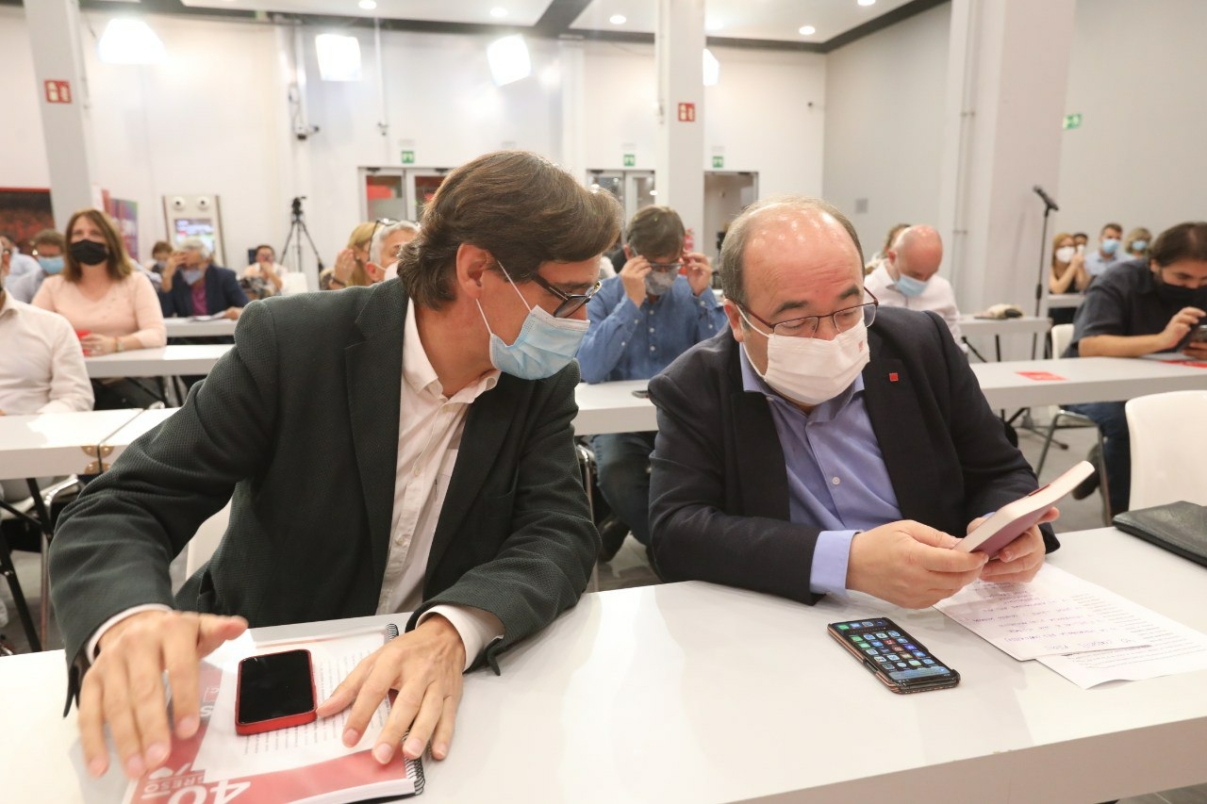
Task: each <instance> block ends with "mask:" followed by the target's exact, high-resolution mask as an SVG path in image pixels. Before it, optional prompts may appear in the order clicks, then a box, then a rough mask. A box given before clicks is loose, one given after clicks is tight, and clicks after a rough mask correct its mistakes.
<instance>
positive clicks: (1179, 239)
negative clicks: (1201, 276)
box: [1148, 221, 1207, 268]
mask: <svg viewBox="0 0 1207 804" xmlns="http://www.w3.org/2000/svg"><path fill="white" fill-rule="evenodd" d="M1148 253H1149V256H1150V257H1151V258H1152V260H1153V262H1155V263H1156V264H1157V266H1158V267H1160V268H1165V267H1167V266H1170V265H1173V264H1174V263H1175V262H1181V261H1182V260H1199V261H1202V262H1207V221H1193V222H1187V223H1179V224H1178V225H1176V226H1171V227H1169V228H1168V229H1166V230H1165V231H1164V232H1161V234H1159V235H1157V241H1156V242H1155V243H1153V244H1152V246H1151V247H1150V248H1149V251H1148Z"/></svg>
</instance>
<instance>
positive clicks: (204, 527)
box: [184, 502, 231, 578]
mask: <svg viewBox="0 0 1207 804" xmlns="http://www.w3.org/2000/svg"><path fill="white" fill-rule="evenodd" d="M230 518H231V504H230V503H229V502H228V503H227V504H226V507H225V508H223V509H222V510H221V511H219V512H218V513H216V514H214V515H213V516H212V517H210V518H209V519H207V520H205V521H204V522H202V523H201V527H199V528H197V533H196V535H194V536H193V538H192V539H190V540H189V546H188V548H187V549H186V551H185V557H184V577H186V578H192V577H193V573H195V572H196V571H197V570H198V568H199V567H201V565H202V564H204V563H205V562H207V561H209V560H210V556H212V555H213V554H214V551H215V550H217V549H218V544H219V543H220V542H221V541H222V536H223V534H225V533H226V526H227V524H229V523H230Z"/></svg>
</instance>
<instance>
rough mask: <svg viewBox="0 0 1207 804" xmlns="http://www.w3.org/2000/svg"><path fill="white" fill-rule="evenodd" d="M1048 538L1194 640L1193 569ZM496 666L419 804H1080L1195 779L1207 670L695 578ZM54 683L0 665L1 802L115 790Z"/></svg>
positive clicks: (574, 624) (22, 665) (55, 672)
mask: <svg viewBox="0 0 1207 804" xmlns="http://www.w3.org/2000/svg"><path fill="white" fill-rule="evenodd" d="M1061 539H1062V541H1063V543H1064V547H1063V548H1062V549H1061V550H1060V551H1059V552H1057V553H1055V554H1054V555H1053V556H1052V559H1051V560H1052V562H1053V564H1055V565H1057V566H1060V567H1062V568H1064V569H1067V570H1070V571H1071V572H1073V573H1075V574H1077V575H1079V576H1081V577H1083V578H1085V579H1087V580H1089V581H1092V582H1094V583H1098V584H1101V585H1103V586H1106V587H1108V588H1112V589H1114V590H1115V591H1118V592H1120V593H1122V594H1124V595H1125V596H1127V597H1129V598H1131V599H1132V600H1134V601H1136V602H1137V603H1139V604H1141V605H1144V606H1147V607H1149V608H1152V609H1154V610H1156V611H1158V612H1160V613H1162V614H1165V615H1167V616H1169V617H1172V618H1173V619H1176V620H1178V621H1180V622H1182V623H1184V624H1186V625H1188V626H1190V627H1193V628H1197V629H1199V630H1207V609H1205V608H1204V607H1203V606H1201V605H1194V603H1195V601H1200V600H1201V599H1202V590H1203V589H1204V588H1207V570H1205V569H1204V568H1202V567H1199V566H1196V565H1194V564H1192V563H1190V562H1189V561H1184V560H1182V559H1180V558H1177V557H1176V556H1173V555H1171V554H1169V553H1166V552H1164V551H1162V550H1160V549H1158V548H1156V547H1153V546H1152V545H1149V544H1147V543H1145V542H1142V541H1139V540H1137V539H1133V538H1131V537H1128V536H1125V535H1123V534H1121V533H1118V532H1116V531H1114V530H1109V529H1104V530H1099V531H1088V532H1084V533H1079V534H1065V535H1062V536H1061ZM876 615H880V616H883V615H887V616H890V617H893V618H894V619H896V620H897V621H898V622H899V623H900V624H901V625H904V626H905V627H906V628H907V629H909V630H910V631H911V632H912V633H913V634H914V635H915V636H917V637H918V638H919V639H920V640H922V642H923V643H924V644H926V645H928V646H929V647H930V648H931V649H932V650H934V652H935V654H936V655H937V656H939V657H940V658H941V659H943V660H944V661H946V662H948V663H949V664H951V665H952V666H953V667H955V668H956V669H958V670H959V671H960V673H961V674H962V676H963V681H962V683H961V684H960V686H959V687H957V688H955V689H952V690H945V691H941V692H933V693H924V694H919V695H907V696H896V695H893V694H892V693H890V692H888V691H887V690H884V689H883V688H881V687H880V685H879V684H878V683H877V682H876V681H875V680H874V679H872V678H871V677H870V676H869V675H868V674H867V673H866V672H864V671H863V670H862V669H861V668H860V667H859V666H858V665H857V664H856V663H855V662H854V661H853V660H852V659H851V658H850V657H849V656H848V655H847V654H846V653H845V652H844V651H843V650H842V649H841V648H839V647H838V646H837V645H834V644H833V643H832V642H831V641H830V639H829V637H828V636H826V634H825V624H826V623H829V622H834V621H837V620H845V619H855V618H858V617H866V616H876ZM397 619H400V618H398V617H374V618H363V619H361V620H349V621H347V622H346V623H345V625H346V626H347V627H349V628H353V627H359V626H361V625H366V624H368V623H372V622H377V623H382V622H386V621H389V620H397ZM330 627H331V626H330V624H329V623H328V624H321V623H319V624H309V625H302V626H289V627H285V628H266V629H259V630H257V631H256V632H255V634H256V636H257V638H260V639H264V640H268V639H276V638H282V637H296V636H305V635H306V634H308V633H309V634H314V633H318V632H322V631H326V630H329V629H330ZM502 667H503V675H502V676H498V677H496V676H494V675H493V674H491V673H490V672H489V671H478V672H475V673H471V674H470V675H468V676H467V677H466V682H465V693H464V698H463V700H462V703H461V709H460V714H459V716H458V722H457V735H456V738H455V739H454V741H453V750H452V753H451V756H450V757H449V759H447V760H446V761H444V762H439V763H437V762H428V763H427V766H426V775H427V790H426V792H425V793H424V795H423V798H422V801H423V802H424V804H441V803H442V802H466V801H482V802H485V801H508V802H510V801H533V802H542V804H543V803H544V802H562V801H569V802H597V801H598V802H618V801H626V802H628V801H638V802H645V801H649V802H704V803H707V802H731V801H750V800H752V799H756V798H759V797H769V796H775V797H776V798H774V800H775V801H783V802H788V801H810V802H851V801H894V802H896V801H924V800H934V801H976V802H985V803H986V804H995V803H998V802H1001V803H1003V804H1004V803H1005V802H1030V801H1086V802H1093V801H1105V800H1107V799H1113V798H1119V797H1123V796H1130V795H1137V794H1142V793H1147V792H1152V791H1156V790H1164V789H1169V788H1175V787H1182V786H1187V785H1191V784H1198V783H1202V782H1204V781H1207V764H1205V763H1204V762H1203V746H1204V745H1207V694H1205V693H1204V689H1207V672H1202V671H1201V672H1197V673H1191V674H1185V675H1178V676H1169V677H1166V678H1158V679H1152V680H1149V681H1141V682H1133V683H1119V684H1112V685H1107V686H1105V687H1101V688H1097V689H1093V690H1082V689H1080V688H1078V687H1077V686H1076V685H1074V684H1072V683H1071V682H1069V681H1066V680H1065V679H1064V678H1062V677H1060V676H1058V675H1057V674H1056V673H1054V672H1052V671H1050V670H1048V669H1047V668H1046V667H1044V666H1043V665H1040V664H1038V663H1037V662H1016V661H1014V660H1013V659H1011V658H1010V657H1009V656H1007V655H1006V654H1004V653H1002V652H1000V651H998V650H997V649H996V648H994V647H993V646H991V645H990V644H988V643H987V642H984V641H983V640H981V639H979V638H978V637H976V636H975V635H973V634H972V633H971V632H969V631H967V630H965V629H964V628H962V627H961V626H959V625H957V624H956V623H955V622H953V621H951V620H948V619H947V618H946V617H944V616H943V615H942V614H940V613H939V612H937V611H935V610H933V609H928V610H925V611H920V612H907V611H902V610H899V609H895V608H893V607H891V606H888V605H887V604H884V603H881V602H880V601H876V600H875V599H873V598H869V597H865V596H861V595H853V596H852V600H851V601H850V602H848V603H845V604H844V603H841V602H838V601H835V600H831V599H826V600H823V601H822V602H821V603H819V604H818V605H816V606H813V607H809V606H804V605H800V604H797V603H792V602H789V601H786V600H781V599H778V598H774V597H770V596H767V595H760V594H756V593H753V592H745V591H741V590H736V589H727V588H723V587H718V586H712V585H709V584H704V583H683V584H668V585H663V586H652V587H641V588H637V589H624V590H618V591H614V592H604V593H602V594H594V595H591V594H589V595H586V596H584V597H583V599H582V601H581V602H580V603H579V605H578V606H577V607H576V608H575V609H572V610H571V611H570V612H569V613H567V614H566V615H564V616H563V617H562V618H560V619H559V620H558V621H556V622H555V623H554V624H553V625H552V626H550V628H549V629H548V630H546V631H545V632H544V633H542V634H539V635H537V636H536V637H534V638H533V639H530V640H528V641H527V642H525V643H524V644H522V645H520V646H518V647H517V648H515V649H514V650H512V651H511V652H510V653H508V654H506V655H505V656H504V657H503V660H502ZM65 686H66V670H65V663H64V659H63V654H62V652H61V651H53V652H46V653H42V654H34V655H26V656H17V657H13V658H10V659H5V660H3V661H0V709H2V711H4V713H5V718H4V728H3V729H0V757H3V763H4V764H3V767H4V768H8V769H12V770H13V772H11V773H8V774H6V782H7V784H8V785H9V787H8V788H7V789H6V800H10V801H13V802H25V801H39V802H40V801H53V802H62V803H63V804H71V803H72V802H80V801H84V800H87V801H90V802H91V801H95V802H105V801H119V800H120V798H121V793H122V790H123V788H124V782H123V780H122V779H121V778H120V777H119V776H118V774H117V773H115V772H113V771H111V772H110V774H109V776H107V777H106V778H105V779H103V780H101V781H99V782H97V781H92V780H89V779H87V778H86V775H85V773H84V772H83V770H82V765H83V762H82V758H81V754H80V750H79V744H78V739H77V734H76V725H75V712H74V711H73V712H72V713H71V714H70V716H69V717H67V718H61V717H60V714H61V712H62V704H63V692H64V689H65ZM18 769H19V772H17V770H18ZM13 785H15V788H14V787H13Z"/></svg>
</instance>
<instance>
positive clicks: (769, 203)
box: [720, 195, 863, 307]
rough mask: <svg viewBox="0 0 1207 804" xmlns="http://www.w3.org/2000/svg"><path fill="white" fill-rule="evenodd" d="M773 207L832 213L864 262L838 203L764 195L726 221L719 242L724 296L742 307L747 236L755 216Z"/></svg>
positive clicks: (853, 232)
mask: <svg viewBox="0 0 1207 804" xmlns="http://www.w3.org/2000/svg"><path fill="white" fill-rule="evenodd" d="M776 208H787V209H791V210H797V211H800V212H808V211H814V212H824V213H826V214H827V215H831V216H833V217H834V219H835V220H837V221H838V222H839V223H841V224H842V228H844V229H846V230H847V234H849V235H850V236H851V240H852V241H853V242H854V243H855V250H856V251H858V252H859V264H860V265H861V266H862V265H863V246H861V245H860V244H859V234H858V233H857V232H856V231H855V226H854V224H852V223H851V221H850V219H848V218H847V216H846V215H843V214H842V212H840V211H839V210H838V207H836V206H834V205H833V204H831V203H830V202H829V201H824V200H822V199H820V198H813V197H811V196H807V195H780V196H775V197H773V198H765V199H763V200H762V201H756V202H755V203H753V204H751V205H750V206H748V207H746V209H744V210H742V214H741V215H739V216H738V217H736V218H734V220H733V223H731V224H730V225H729V232H728V233H727V234H726V235H725V241H724V242H723V243H722V244H721V267H720V271H721V287H722V288H723V289H724V292H725V298H727V299H732V300H733V301H734V303H735V304H740V305H742V306H743V307H744V306H745V305H746V288H745V286H744V285H743V281H744V280H743V272H742V268H743V262H744V260H745V258H746V240H747V239H748V238H749V237H750V232H751V229H754V228H757V226H756V224H755V221H754V219H755V218H757V217H759V216H760V215H761V214H762V213H764V212H767V211H768V210H771V209H776Z"/></svg>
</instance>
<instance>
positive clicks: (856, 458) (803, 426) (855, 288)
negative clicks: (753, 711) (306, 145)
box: [650, 197, 1058, 608]
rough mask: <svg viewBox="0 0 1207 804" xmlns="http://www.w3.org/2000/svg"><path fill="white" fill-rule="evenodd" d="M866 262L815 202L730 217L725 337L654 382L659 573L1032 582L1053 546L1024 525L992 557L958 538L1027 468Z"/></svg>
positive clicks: (847, 582)
mask: <svg viewBox="0 0 1207 804" xmlns="http://www.w3.org/2000/svg"><path fill="white" fill-rule="evenodd" d="M862 267H863V256H862V252H861V250H860V248H859V240H858V238H857V236H856V234H855V230H854V227H853V226H852V225H851V223H850V221H848V220H847V219H846V218H845V217H843V215H842V213H840V212H838V210H836V209H834V208H833V207H832V206H830V205H829V204H826V203H825V202H824V201H819V200H816V199H808V198H800V197H791V198H786V199H772V200H770V201H764V202H760V203H758V204H756V205H754V206H753V207H751V208H749V209H747V210H746V211H745V212H743V213H742V215H741V216H739V217H738V218H737V219H736V220H735V221H734V223H733V224H732V226H731V227H730V230H729V235H728V236H727V237H726V238H725V243H724V246H723V248H722V251H721V279H722V282H723V283H724V287H725V297H726V298H725V312H726V315H727V316H728V320H729V325H730V331H729V332H726V333H724V334H722V335H721V336H718V337H717V338H714V339H712V340H711V341H709V342H708V343H706V344H703V345H701V346H700V347H699V348H696V349H693V350H691V351H690V352H688V353H687V354H685V355H684V356H682V357H681V358H679V359H678V360H676V361H675V362H674V363H673V364H672V365H671V366H670V367H669V368H668V369H667V370H666V371H664V372H663V373H662V374H660V375H659V376H657V377H656V378H654V380H653V381H651V383H650V397H651V399H652V400H653V401H654V403H655V405H657V407H658V438H657V446H656V448H655V450H654V454H653V457H652V478H651V484H650V524H651V537H652V549H653V553H654V557H655V559H656V560H657V564H658V568H659V570H660V572H661V573H662V575H663V577H665V578H666V579H667V580H693V579H694V580H705V581H710V582H713V583H722V584H728V585H730V586H739V587H744V588H747V589H753V590H756V591H761V592H768V593H771V594H777V595H781V596H784V597H788V598H791V599H794V600H799V601H802V602H806V603H813V602H815V601H816V600H817V599H818V597H819V596H820V595H823V594H837V595H843V594H845V593H846V591H847V590H851V589H854V590H857V591H860V592H865V593H867V594H871V595H875V596H877V597H880V598H882V599H884V600H887V601H889V602H891V603H894V604H897V605H901V606H907V607H912V608H921V607H926V606H930V605H933V604H934V603H935V602H937V601H939V600H941V599H943V598H945V597H948V596H949V595H951V594H953V593H955V592H956V591H958V590H959V589H961V588H963V587H964V586H965V585H966V584H968V583H971V582H972V581H974V580H976V579H977V578H983V579H985V580H990V581H995V582H1026V581H1029V580H1031V579H1032V578H1033V577H1034V576H1035V574H1036V573H1037V572H1038V571H1039V569H1040V567H1041V566H1042V565H1043V561H1044V555H1045V552H1046V550H1047V549H1055V547H1056V546H1058V544H1057V542H1056V539H1055V537H1053V536H1052V535H1051V530H1050V528H1048V527H1047V526H1044V527H1043V528H1040V527H1038V526H1036V527H1033V528H1031V529H1030V530H1029V531H1028V532H1026V533H1025V534H1023V535H1021V536H1019V537H1018V538H1016V539H1015V540H1014V541H1013V542H1011V543H1010V544H1009V545H1007V546H1006V547H1005V548H1004V549H1003V550H1002V552H1001V553H999V558H1000V560H998V561H993V562H992V563H987V562H986V559H985V556H984V555H983V554H979V553H964V552H960V551H956V550H952V549H950V548H951V547H953V546H954V545H956V544H958V539H957V538H956V537H957V536H963V535H964V534H966V533H967V532H968V531H969V530H971V529H972V528H974V527H975V526H976V525H978V524H979V523H980V519H981V518H982V517H983V516H985V515H986V514H990V513H992V512H994V511H996V510H997V509H999V508H1001V507H1002V506H1004V505H1006V504H1008V503H1010V502H1013V501H1014V500H1017V499H1019V498H1020V497H1023V496H1025V495H1027V494H1028V493H1030V492H1032V491H1034V490H1035V488H1036V480H1035V476H1034V474H1033V473H1032V472H1031V469H1030V467H1029V466H1028V465H1027V462H1026V460H1024V458H1023V456H1022V455H1021V454H1020V453H1019V451H1018V450H1017V449H1016V448H1015V447H1013V446H1011V445H1010V443H1009V442H1008V441H1007V440H1006V434H1005V431H1004V429H1003V427H1002V423H1001V421H1000V420H999V419H998V418H997V417H996V416H995V415H994V413H993V411H992V410H990V408H989V405H988V403H987V402H986V401H985V397H984V395H983V394H982V393H981V390H980V386H979V384H978V383H977V379H976V376H975V375H974V374H973V373H972V370H971V368H969V366H968V361H967V359H966V358H965V357H964V355H963V353H962V352H961V351H960V349H959V347H958V346H957V345H956V343H955V341H954V340H953V339H952V337H951V335H950V333H949V332H948V330H947V326H946V324H944V322H943V319H941V318H940V317H939V316H937V315H935V314H934V313H930V312H926V313H922V312H916V311H912V310H904V309H898V308H879V309H878V305H877V302H876V299H875V297H874V296H873V295H872V294H871V293H868V292H867V291H866V290H865V288H864V286H863V270H862ZM1050 518H1055V513H1054V512H1053V514H1051V515H1050Z"/></svg>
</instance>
